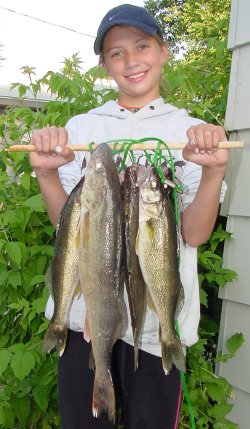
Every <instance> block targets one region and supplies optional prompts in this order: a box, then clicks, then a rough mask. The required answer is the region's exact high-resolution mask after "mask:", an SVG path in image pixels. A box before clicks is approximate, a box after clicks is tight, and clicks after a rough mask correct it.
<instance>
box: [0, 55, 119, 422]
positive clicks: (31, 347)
mask: <svg viewBox="0 0 250 429" xmlns="http://www.w3.org/2000/svg"><path fill="white" fill-rule="evenodd" d="M23 73H24V74H25V75H26V76H27V78H28V80H29V83H28V84H27V85H23V84H17V83H16V84H14V85H13V86H14V87H16V88H17V89H18V91H19V95H20V97H21V100H22V98H24V97H25V96H26V95H27V94H29V93H31V94H32V95H33V97H34V99H35V107H34V109H31V108H29V107H24V106H23V107H10V108H7V109H6V111H5V113H4V114H3V115H1V116H0V138H1V145H2V146H3V147H7V146H8V145H9V144H10V143H21V142H26V141H27V140H29V139H30V136H31V132H32V130H33V129H34V128H38V127H43V126H46V125H60V126H63V125H65V123H66V121H67V120H68V119H69V117H71V116H72V115H75V114H77V113H82V112H86V111H87V110H89V109H90V108H92V107H97V106H98V105H100V104H102V103H103V102H105V101H106V100H107V99H110V98H111V97H114V95H115V93H114V91H113V90H107V89H103V90H98V91H95V90H94V85H95V81H96V79H97V78H99V77H100V73H101V70H99V69H98V68H97V69H92V70H90V71H88V72H87V73H82V71H81V68H80V60H79V59H78V57H77V55H74V56H73V58H72V60H67V59H66V60H65V63H64V68H63V70H62V71H61V72H60V73H53V72H48V73H47V74H46V75H45V76H43V77H42V78H41V79H36V75H35V71H34V69H33V68H30V67H24V68H23ZM45 87H46V88H47V91H48V93H49V94H50V95H52V96H54V98H55V99H54V101H49V102H47V103H46V104H45V105H44V106H42V107H41V108H39V102H38V99H37V95H38V93H39V91H41V89H43V88H45ZM53 253H54V229H53V227H52V226H51V223H50V221H49V218H48V215H47V213H46V210H45V206H44V202H43V199H42V196H41V194H40V190H39V186H38V183H37V180H36V178H35V177H34V174H33V173H32V171H31V168H30V164H29V160H28V156H27V154H24V153H8V152H5V151H4V149H2V150H1V155H0V288H1V289H0V331H1V337H0V428H2V429H7V428H10V429H13V428H14V427H15V428H16V429H34V428H36V429H55V428H59V427H60V421H59V417H58V403H57V364H56V360H57V354H56V353H53V354H51V355H49V356H48V355H46V354H45V353H44V351H43V349H42V340H43V335H44V332H45V330H46V329H47V326H48V321H47V319H46V318H45V316H44V310H45V305H46V302H47V299H48V290H47V288H46V287H45V273H46V270H47V267H48V265H49V263H50V261H51V258H52V255H53Z"/></svg>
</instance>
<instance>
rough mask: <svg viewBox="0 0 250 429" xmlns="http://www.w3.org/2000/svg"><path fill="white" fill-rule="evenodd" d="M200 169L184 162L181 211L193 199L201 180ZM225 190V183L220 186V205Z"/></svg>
mask: <svg viewBox="0 0 250 429" xmlns="http://www.w3.org/2000/svg"><path fill="white" fill-rule="evenodd" d="M201 173H202V168H201V166H199V165H197V164H195V163H193V162H186V164H185V167H184V168H183V172H182V175H181V177H180V182H181V184H182V185H183V186H184V191H183V194H181V211H183V210H184V209H185V208H186V207H187V206H188V205H189V204H191V203H192V202H193V200H194V198H195V195H196V192H197V190H198V187H199V184H200V180H201ZM226 190H227V185H226V182H225V181H223V182H222V185H221V194H220V203H222V202H223V200H224V197H225V193H226Z"/></svg>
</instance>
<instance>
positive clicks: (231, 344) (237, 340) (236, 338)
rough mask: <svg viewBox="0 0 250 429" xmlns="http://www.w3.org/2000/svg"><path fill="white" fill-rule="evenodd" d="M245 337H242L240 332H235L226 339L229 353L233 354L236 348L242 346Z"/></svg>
mask: <svg viewBox="0 0 250 429" xmlns="http://www.w3.org/2000/svg"><path fill="white" fill-rule="evenodd" d="M244 341H245V339H244V337H243V334H242V333H236V334H234V335H232V337H231V338H229V339H228V340H227V344H226V345H227V349H228V350H229V351H230V353H232V354H235V353H236V352H237V350H239V348H240V347H241V346H242V344H243V343H244Z"/></svg>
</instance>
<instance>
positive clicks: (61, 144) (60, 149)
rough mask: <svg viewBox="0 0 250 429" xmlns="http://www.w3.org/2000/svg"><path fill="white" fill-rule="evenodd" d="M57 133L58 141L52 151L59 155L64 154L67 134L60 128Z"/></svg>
mask: <svg viewBox="0 0 250 429" xmlns="http://www.w3.org/2000/svg"><path fill="white" fill-rule="evenodd" d="M57 132H58V140H57V145H56V147H55V148H54V150H55V152H56V153H57V154H59V155H61V154H64V153H65V146H66V144H67V143H68V133H67V130H66V129H65V128H62V127H60V128H58V129H57Z"/></svg>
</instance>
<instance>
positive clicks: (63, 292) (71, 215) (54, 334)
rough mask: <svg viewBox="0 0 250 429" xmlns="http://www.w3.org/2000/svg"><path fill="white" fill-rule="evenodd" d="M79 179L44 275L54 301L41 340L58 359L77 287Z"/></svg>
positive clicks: (47, 349)
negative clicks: (46, 272)
mask: <svg viewBox="0 0 250 429" xmlns="http://www.w3.org/2000/svg"><path fill="white" fill-rule="evenodd" d="M83 183H84V179H83V178H82V179H81V180H80V181H79V183H78V184H77V185H76V186H75V188H74V189H73V190H72V192H71V193H70V195H69V197H68V199H67V201H66V203H65V205H64V207H63V209H62V211H61V215H60V219H59V223H58V227H57V235H56V241H55V254H54V257H53V259H52V264H51V267H50V270H49V273H48V274H47V280H48V282H49V283H50V289H51V293H52V296H53V300H54V313H53V316H52V319H51V321H50V324H49V327H48V330H47V332H46V334H45V338H44V349H45V350H46V351H48V352H49V351H51V350H52V349H53V348H57V350H58V352H59V355H60V356H61V355H62V354H63V352H64V349H65V347H66V341H67V330H68V317H69V309H70V305H71V303H72V299H73V296H74V294H75V292H76V288H77V286H78V285H79V232H80V230H79V226H80V224H79V221H80V209H81V204H80V203H81V201H80V196H81V191H82V186H83Z"/></svg>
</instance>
